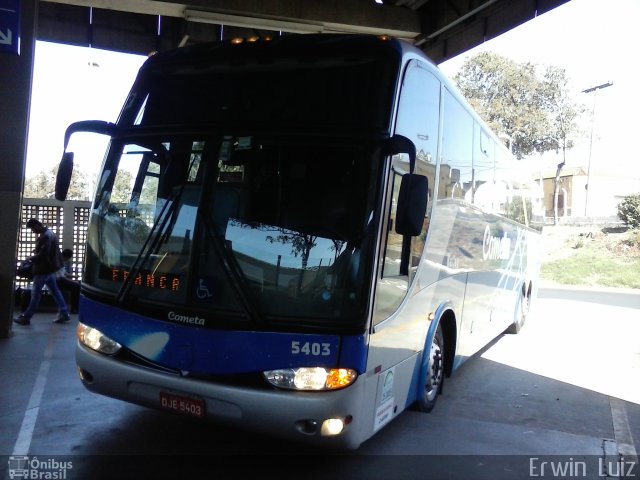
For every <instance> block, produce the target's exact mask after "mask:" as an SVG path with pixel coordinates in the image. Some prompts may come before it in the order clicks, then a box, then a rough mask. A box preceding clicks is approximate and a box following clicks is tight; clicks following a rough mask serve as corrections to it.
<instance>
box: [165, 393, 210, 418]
mask: <svg viewBox="0 0 640 480" xmlns="http://www.w3.org/2000/svg"><path fill="white" fill-rule="evenodd" d="M160 407H162V408H163V409H165V410H171V411H172V412H176V413H179V414H181V415H188V416H191V417H196V418H204V400H201V399H199V398H191V397H183V396H182V395H175V394H173V393H168V392H160Z"/></svg>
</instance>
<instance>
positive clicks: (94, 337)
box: [76, 322, 122, 355]
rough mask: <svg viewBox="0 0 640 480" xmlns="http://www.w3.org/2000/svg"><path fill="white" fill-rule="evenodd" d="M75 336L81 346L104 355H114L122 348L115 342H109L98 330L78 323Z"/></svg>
mask: <svg viewBox="0 0 640 480" xmlns="http://www.w3.org/2000/svg"><path fill="white" fill-rule="evenodd" d="M76 335H77V336H78V340H80V343H82V344H83V345H86V346H87V347H89V348H90V349H92V350H95V351H96V352H100V353H104V354H105V355H114V354H116V353H118V351H119V350H120V349H121V348H122V345H120V344H119V343H118V342H116V341H115V340H111V339H110V338H109V337H107V336H106V335H104V334H103V333H102V332H101V331H100V330H98V329H96V328H93V327H90V326H88V325H85V324H84V323H80V322H78V326H77V327H76Z"/></svg>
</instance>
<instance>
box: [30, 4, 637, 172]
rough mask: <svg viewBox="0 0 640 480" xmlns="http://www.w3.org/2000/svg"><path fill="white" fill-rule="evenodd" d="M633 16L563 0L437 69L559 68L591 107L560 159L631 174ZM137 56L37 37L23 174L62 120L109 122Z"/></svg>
mask: <svg viewBox="0 0 640 480" xmlns="http://www.w3.org/2000/svg"><path fill="white" fill-rule="evenodd" d="M638 19H640V0H606V1H603V0H570V1H569V2H568V3H566V4H564V5H561V6H560V7H557V8H555V9H553V10H552V11H550V12H547V13H545V14H543V15H540V16H539V17H537V18H536V19H534V20H531V21H529V22H527V23H525V24H523V25H521V26H519V27H516V28H515V29H513V30H511V31H509V32H507V33H505V34H503V35H501V36H499V37H497V38H495V39H492V40H490V41H488V42H485V43H484V44H482V45H480V46H478V47H476V48H474V49H472V50H470V51H468V52H465V53H464V54H462V55H460V56H458V57H456V58H453V59H451V60H449V61H447V62H444V63H443V64H441V65H440V68H441V69H442V71H443V72H444V73H445V74H446V75H447V76H449V77H451V78H452V77H453V76H455V74H456V72H457V71H458V70H459V69H460V67H461V66H462V64H463V63H464V61H465V60H466V59H467V58H468V57H469V56H471V55H474V54H476V53H479V52H481V51H487V50H489V51H493V52H496V53H499V54H500V55H503V56H505V57H508V58H511V59H513V60H515V61H517V62H531V63H534V64H538V65H541V66H542V67H545V66H548V65H554V66H557V67H561V68H564V69H565V70H566V71H567V75H568V77H569V78H570V79H571V81H572V84H571V85H572V92H573V96H574V98H575V100H576V101H578V102H581V103H583V104H584V105H585V107H586V108H587V110H588V111H589V112H590V111H591V110H592V109H593V107H594V100H595V116H594V121H593V122H591V115H590V114H586V115H585V117H584V119H583V123H582V125H581V129H582V135H581V137H580V138H578V139H577V141H576V147H575V148H573V149H571V150H569V151H568V152H567V166H569V167H571V166H584V167H587V165H588V164H589V157H591V162H590V164H591V171H592V173H596V172H608V173H611V172H612V171H613V172H614V173H616V174H618V175H620V176H624V177H630V176H631V177H637V178H639V179H640V153H638V148H637V147H635V146H634V143H633V140H635V138H636V137H637V136H638V135H639V132H637V129H638V124H639V122H638V115H639V113H638V112H640V92H639V89H638V87H637V83H638V78H639V74H640V62H638V61H637V55H638V50H639V48H638V47H640V37H639V36H638V35H637V33H636V32H637V28H638V27H637V22H638ZM144 60H145V57H143V56H138V55H125V54H121V53H114V52H107V51H104V50H97V49H90V48H81V47H71V46H67V45H59V44H52V43H46V42H37V45H36V57H35V68H34V82H33V93H32V101H31V119H30V127H29V141H28V148H27V165H26V174H27V178H29V177H32V176H34V175H36V174H37V173H39V172H41V171H43V170H46V171H50V170H51V168H53V167H54V166H55V165H57V163H58V162H59V160H60V156H61V154H62V142H63V137H64V130H65V128H66V127H67V125H69V124H70V123H72V122H74V121H77V120H107V121H115V120H116V118H117V116H118V113H119V112H120V108H121V106H122V104H123V103H124V100H125V98H126V95H127V93H128V91H129V88H130V86H131V84H132V83H133V81H134V79H135V75H136V73H137V71H138V69H139V68H140V66H141V65H142V63H143V62H144ZM606 82H613V85H612V86H610V87H608V88H605V89H601V90H598V91H597V93H596V94H595V95H594V94H593V93H582V90H585V89H587V88H590V87H593V86H596V85H601V84H603V83H606ZM594 97H595V98H594ZM592 128H593V141H592V143H591V147H590V141H589V139H590V133H591V129H592ZM497 133H499V132H497ZM75 137H78V135H74V138H75ZM88 145H90V144H89V143H83V142H82V140H80V141H79V143H78V146H76V147H75V148H76V149H77V150H82V147H83V146H84V147H86V148H88ZM105 145H106V144H105ZM94 150H95V148H94ZM98 150H99V149H98ZM79 153H80V154H79V155H78V154H77V155H76V158H77V160H78V161H79V162H80V164H81V165H82V167H81V168H83V169H85V170H86V171H89V172H96V173H97V170H98V168H99V167H100V162H101V160H102V153H103V152H100V154H99V155H97V156H96V155H93V156H91V155H89V154H88V152H85V153H86V154H85V155H83V154H82V152H79ZM590 153H591V154H590ZM558 161H559V157H558V156H557V155H556V154H555V152H552V153H550V154H547V155H545V156H544V157H540V156H539V155H533V156H531V157H530V158H529V159H526V160H524V161H522V162H521V163H522V166H523V168H528V169H530V170H531V171H536V170H539V169H540V168H541V167H543V168H544V170H545V171H547V170H553V169H555V165H556V164H557V163H558ZM83 162H84V163H83Z"/></svg>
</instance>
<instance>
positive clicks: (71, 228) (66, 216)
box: [16, 198, 91, 287]
mask: <svg viewBox="0 0 640 480" xmlns="http://www.w3.org/2000/svg"><path fill="white" fill-rule="evenodd" d="M90 208H91V202H88V201H74V200H68V201H65V202H58V201H56V200H50V199H39V198H25V199H23V200H22V211H21V213H20V225H21V226H20V236H19V239H18V252H17V258H18V260H23V259H25V258H27V257H29V256H31V254H32V252H33V249H34V248H35V245H36V235H35V234H34V233H33V232H32V231H31V229H29V228H27V227H26V224H27V220H29V219H30V218H37V219H38V220H40V221H41V222H42V223H43V224H44V225H45V226H46V227H47V228H49V229H50V230H51V231H52V232H53V233H55V234H56V236H57V237H58V242H59V244H60V248H61V249H65V248H69V249H71V250H73V257H72V258H71V265H72V269H71V270H72V274H73V278H75V279H76V280H80V279H81V278H82V268H83V267H82V266H83V265H84V253H85V242H86V239H87V225H88V223H89V211H90ZM27 284H28V281H27V280H25V279H23V278H17V277H16V287H26V286H27Z"/></svg>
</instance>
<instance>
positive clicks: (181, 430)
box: [0, 289, 640, 479]
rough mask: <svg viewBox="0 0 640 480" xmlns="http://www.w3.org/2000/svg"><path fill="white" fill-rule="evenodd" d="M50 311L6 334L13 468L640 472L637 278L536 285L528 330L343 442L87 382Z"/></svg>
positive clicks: (5, 446)
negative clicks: (639, 456)
mask: <svg viewBox="0 0 640 480" xmlns="http://www.w3.org/2000/svg"><path fill="white" fill-rule="evenodd" d="M53 317H54V314H39V315H38V316H37V317H36V318H34V320H33V321H32V325H31V326H30V327H18V326H16V327H15V328H14V334H13V335H12V336H11V338H9V339H7V340H0V376H1V378H2V384H3V388H2V389H1V390H0V407H1V409H0V432H1V435H0V462H1V463H0V472H3V474H7V478H8V473H9V468H8V467H16V463H15V462H16V461H17V460H16V458H17V456H18V455H28V456H29V457H30V459H31V460H32V461H33V458H34V457H37V458H38V462H41V464H40V465H39V471H40V472H41V473H49V474H51V473H54V471H58V472H63V473H64V475H65V477H64V478H68V479H81V478H82V479H84V478H87V479H90V478H114V479H118V478H140V477H141V476H142V477H144V478H183V477H186V476H187V473H188V474H189V475H190V476H191V477H193V476H200V475H201V476H204V475H206V476H207V477H213V478H228V477H229V478H230V477H231V476H233V477H234V478H237V477H238V475H240V474H241V473H243V472H244V473H253V474H259V475H261V476H266V477H269V476H270V475H269V473H271V474H277V475H278V476H279V477H282V478H286V477H296V478H300V477H309V478H332V477H334V478H363V479H364V478H366V479H370V478H380V479H393V478H402V479H404V478H408V479H413V478H420V479H424V478H452V479H458V478H460V479H462V478H465V479H466V478H487V479H488V478H491V479H501V478H533V477H556V478H558V477H559V476H560V475H556V474H557V473H559V472H560V473H562V472H564V473H565V474H566V475H565V476H564V478H570V477H574V476H577V477H580V478H594V479H595V478H606V477H607V475H608V477H609V478H611V477H614V478H615V477H616V476H620V475H616V473H623V472H625V471H626V470H627V469H628V468H630V467H634V468H635V470H633V471H632V472H631V473H634V474H635V475H636V477H635V478H640V469H639V468H638V466H637V465H635V464H634V465H632V464H631V463H632V462H635V461H636V460H634V459H633V457H632V456H631V455H632V454H633V453H634V452H635V451H636V448H637V446H638V445H640V382H639V381H638V379H639V378H640V341H639V340H638V339H640V294H639V293H637V292H635V291H613V290H581V291H577V292H576V291H573V290H570V289H554V290H549V289H544V290H542V291H541V295H540V298H539V301H538V303H537V305H536V306H535V309H534V311H533V312H532V314H531V316H530V319H529V321H528V324H527V326H526V327H525V328H524V329H523V331H522V332H521V334H520V335H505V336H502V337H499V338H498V339H497V340H496V341H494V342H493V343H492V344H491V345H490V346H489V347H488V348H486V349H485V350H484V351H483V352H481V353H480V354H479V355H477V356H475V357H474V358H473V359H471V360H470V361H469V362H467V363H466V364H465V365H464V366H463V367H462V368H461V369H460V370H458V372H456V374H455V375H454V377H452V378H451V379H448V381H447V383H446V384H445V395H444V396H443V397H442V398H441V399H440V400H439V403H438V405H437V406H436V408H435V410H434V412H433V413H432V414H430V415H425V414H421V413H418V412H414V411H407V412H405V413H403V414H401V415H400V416H399V417H398V418H397V419H396V420H394V421H393V422H392V423H391V424H389V425H388V426H386V427H385V428H384V429H382V430H381V431H380V432H379V433H378V434H377V435H376V436H374V437H373V438H372V439H370V440H369V441H367V442H365V444H363V446H362V447H361V449H360V450H358V451H357V452H355V453H349V454H334V453H332V452H324V451H321V452H318V451H317V450H311V449H309V448H307V447H304V446H301V445H297V444H292V443H289V442H283V441H280V440H274V439H271V438H265V437H262V436H258V435H254V434H251V433H246V432H242V431H237V430H232V429H228V428H223V427H220V426H217V425H211V424H207V423H200V422H197V421H191V420H184V419H183V418H181V417H177V416H173V415H168V414H165V413H162V412H157V411H153V410H149V409H145V408H142V407H138V406H135V405H129V404H125V403H122V402H119V401H116V400H111V399H108V398H104V397H100V396H97V395H94V394H91V393H89V392H87V391H86V390H85V389H84V388H83V387H82V385H81V384H80V381H79V380H78V379H77V376H76V373H75V363H74V358H73V351H74V347H75V317H74V322H71V323H69V324H64V325H54V324H51V323H50V321H51V320H52V319H53ZM621 453H622V454H624V455H626V456H625V458H626V460H622V462H621V461H620V457H619V454H621ZM2 455H4V456H2ZM247 455H249V456H247ZM253 455H256V456H253ZM10 456H13V457H14V458H13V460H12V461H13V462H14V463H8V460H9V457H10ZM56 462H57V463H56ZM65 462H71V463H70V464H68V465H67V464H66V463H65ZM554 462H555V463H554ZM625 462H626V463H625ZM63 467H64V468H63ZM67 467H68V468H67ZM563 468H564V469H565V470H562V469H563ZM1 469H4V471H3V470H1ZM56 469H57V470H56ZM554 469H555V470H554ZM558 469H560V470H558ZM603 469H604V470H603ZM13 471H14V473H15V468H14V469H13ZM583 471H584V473H585V475H582V473H583ZM572 472H573V473H575V475H573V474H572ZM41 478H46V477H44V476H42V477H41ZM49 478H52V477H49ZM53 478H55V477H53ZM629 478H634V477H629Z"/></svg>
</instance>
